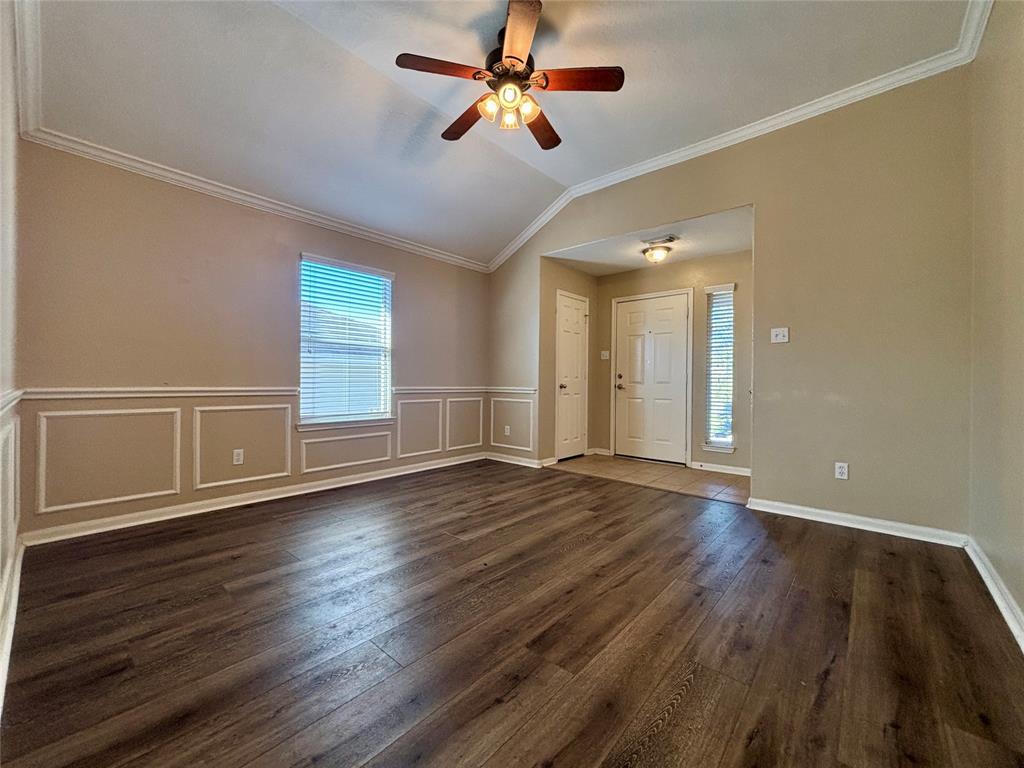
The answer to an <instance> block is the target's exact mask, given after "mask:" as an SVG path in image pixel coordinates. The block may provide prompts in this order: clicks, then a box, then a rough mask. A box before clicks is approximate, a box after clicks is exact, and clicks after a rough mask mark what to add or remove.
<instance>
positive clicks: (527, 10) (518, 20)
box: [395, 0, 626, 149]
mask: <svg viewBox="0 0 1024 768" xmlns="http://www.w3.org/2000/svg"><path fill="white" fill-rule="evenodd" d="M541 7H542V6H541V3H540V0H509V4H508V18H507V19H506V22H505V26H504V28H502V29H501V31H499V32H498V47H497V48H495V49H494V50H493V51H491V52H490V53H489V54H488V55H487V61H486V62H485V64H484V68H483V69H478V68H476V67H470V66H468V65H466V64H456V63H454V62H451V61H443V60H441V59H432V58H429V57H427V56H417V55H416V54H412V53H402V54H399V55H398V58H396V59H395V64H396V65H397V66H399V67H401V68H402V69H412V70H416V71H418V72H430V73H433V74H436V75H445V76H447V77H460V78H463V79H466V80H476V81H483V82H484V83H485V84H486V85H487V87H488V88H490V89H491V91H492V93H489V94H486V95H485V96H482V97H481V98H479V99H477V101H475V102H474V103H473V104H472V106H470V107H469V108H468V109H467V110H466V111H465V112H463V113H462V114H461V115H460V116H459V117H458V118H456V120H455V122H454V123H452V124H451V125H450V126H448V127H447V128H446V129H445V130H444V133H442V134H441V137H442V138H444V139H447V140H448V141H457V140H458V139H460V138H462V137H463V136H464V135H465V134H466V131H468V130H469V129H470V128H472V127H473V126H474V125H475V124H476V121H477V120H479V119H480V118H484V119H485V120H487V121H488V122H491V123H493V122H495V120H496V119H497V117H498V115H499V114H501V120H498V127H499V128H501V129H504V130H510V131H514V130H516V129H518V128H519V122H520V120H521V121H522V123H523V124H524V125H525V126H526V127H527V128H529V130H530V133H532V134H533V137H534V138H535V139H536V140H537V143H538V144H539V145H540V147H541V149H554V148H555V147H557V146H558V145H559V144H561V143H562V139H561V137H560V136H559V135H558V134H557V133H556V132H555V129H554V128H552V127H551V123H550V121H548V119H547V117H546V116H545V115H544V114H543V112H542V110H541V106H540V104H539V103H538V102H537V100H536V99H535V98H534V97H533V96H531V95H529V94H527V93H526V91H528V90H529V89H530V88H539V89H540V90H542V91H617V90H619V89H620V88H622V84H623V83H624V82H625V78H626V75H625V73H624V72H623V71H622V68H621V67H575V68H571V69H548V70H537V69H536V68H535V66H534V61H533V56H532V55H531V54H530V49H531V48H532V47H533V36H534V33H535V32H536V31H537V22H538V21H539V20H540V12H541Z"/></svg>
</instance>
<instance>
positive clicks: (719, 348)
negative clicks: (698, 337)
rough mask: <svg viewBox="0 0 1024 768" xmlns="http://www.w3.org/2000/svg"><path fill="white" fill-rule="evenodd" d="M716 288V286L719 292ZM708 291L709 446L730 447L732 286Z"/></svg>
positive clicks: (731, 442)
mask: <svg viewBox="0 0 1024 768" xmlns="http://www.w3.org/2000/svg"><path fill="white" fill-rule="evenodd" d="M718 287H719V286H715V288H718ZM721 287H722V288H726V287H727V288H728V290H714V289H707V290H708V355H707V367H708V412H707V420H708V443H709V444H711V445H721V446H731V445H732V444H733V432H732V390H733V346H734V345H733V286H732V285H729V286H721Z"/></svg>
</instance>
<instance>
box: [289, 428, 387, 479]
mask: <svg viewBox="0 0 1024 768" xmlns="http://www.w3.org/2000/svg"><path fill="white" fill-rule="evenodd" d="M369 437H386V438H387V446H388V447H387V451H386V452H385V454H384V455H383V456H378V457H376V458H373V459H359V460H358V461H344V462H341V463H340V464H327V465H324V466H322V467H310V466H308V464H307V463H306V446H307V445H308V444H310V443H337V442H341V441H343V440H359V439H366V438H369ZM390 460H391V433H390V432H368V433H366V434H364V435H339V436H336V437H314V438H311V439H309V440H303V441H302V442H301V443H299V474H302V475H308V474H309V473H311V472H325V471H326V470H328V469H342V468H344V467H355V466H358V465H361V464H376V463H377V462H379V461H390Z"/></svg>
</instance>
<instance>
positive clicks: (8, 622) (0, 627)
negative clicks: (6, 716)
mask: <svg viewBox="0 0 1024 768" xmlns="http://www.w3.org/2000/svg"><path fill="white" fill-rule="evenodd" d="M24 554H25V545H24V543H22V541H21V540H20V539H19V540H18V547H17V550H16V551H15V553H14V562H13V563H12V564H11V570H10V573H9V574H8V575H7V583H6V584H5V585H4V592H3V594H2V595H0V612H2V615H0V712H3V711H4V692H5V691H6V690H7V668H8V666H9V665H10V662H11V645H12V644H13V642H14V619H15V616H16V615H17V613H18V586H19V584H20V583H21V559H22V556H23V555H24Z"/></svg>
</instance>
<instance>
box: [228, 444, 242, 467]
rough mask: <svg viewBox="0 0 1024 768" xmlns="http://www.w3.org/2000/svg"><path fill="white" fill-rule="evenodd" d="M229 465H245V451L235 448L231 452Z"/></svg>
mask: <svg viewBox="0 0 1024 768" xmlns="http://www.w3.org/2000/svg"><path fill="white" fill-rule="evenodd" d="M231 463H232V464H235V465H236V466H237V465H238V464H244V463H245V449H244V448H235V450H233V451H232V452H231Z"/></svg>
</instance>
